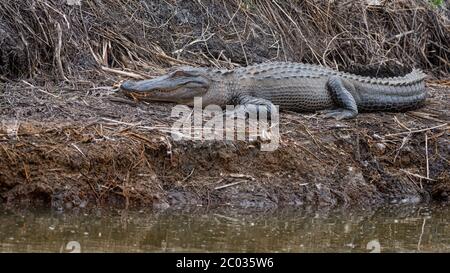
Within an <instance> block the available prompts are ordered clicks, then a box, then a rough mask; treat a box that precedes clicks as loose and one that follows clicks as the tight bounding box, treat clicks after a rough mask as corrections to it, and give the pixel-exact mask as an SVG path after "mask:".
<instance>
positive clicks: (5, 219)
mask: <svg viewBox="0 0 450 273" xmlns="http://www.w3.org/2000/svg"><path fill="white" fill-rule="evenodd" d="M0 251H1V252H184V251H186V252H187V251H188V252H204V251H211V252H371V251H375V252H377V251H381V252H450V207H420V206H418V207H415V206H406V207H399V206H395V207H392V206H391V207H385V208H381V209H377V210H374V211H358V212H355V211H353V212H352V211H351V210H350V209H345V210H344V209H341V210H333V211H327V212H324V211H322V212H314V211H308V210H293V209H285V210H275V211H270V212H255V211H248V210H232V209H214V210H209V211H207V210H205V209H196V210H166V211H163V212H159V213H155V212H148V211H141V212H139V211H127V212H126V211H115V212H104V211H102V212H100V211H97V212H94V213H92V212H91V213H89V214H86V213H82V212H78V213H77V212H71V213H58V212H55V211H20V212H17V211H5V210H0Z"/></svg>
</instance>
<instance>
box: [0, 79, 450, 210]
mask: <svg viewBox="0 0 450 273" xmlns="http://www.w3.org/2000/svg"><path fill="white" fill-rule="evenodd" d="M427 88H428V90H429V92H430V98H429V99H428V102H427V105H426V107H425V108H422V109H418V110H416V111H412V112H408V113H373V114H361V115H360V116H359V117H358V118H357V119H355V120H351V121H339V122H338V121H334V120H325V119H323V118H321V117H320V116H317V115H313V114H309V115H302V114H296V113H282V114H281V117H280V133H281V143H280V147H279V148H278V149H277V150H275V151H273V152H262V151H260V150H259V146H260V143H258V142H253V143H250V142H245V141H231V142H226V141H186V140H185V141H174V140H173V139H172V137H171V134H170V133H169V132H168V131H167V129H168V128H170V127H171V126H172V123H173V121H174V119H172V118H170V113H171V109H172V105H169V104H148V103H141V102H140V103H135V102H133V101H129V100H127V99H125V98H124V97H122V96H121V95H120V94H117V93H116V92H115V91H114V90H113V89H112V88H110V87H102V86H94V87H93V86H89V85H86V83H83V82H79V83H73V84H72V85H71V86H62V87H61V86H58V87H57V86H50V85H47V86H45V87H44V86H43V87H32V86H30V85H28V84H25V83H23V84H19V85H18V84H17V83H15V84H11V83H9V84H7V83H5V84H2V85H1V89H2V92H1V100H2V107H1V112H0V115H1V116H2V123H1V128H0V170H1V172H0V200H1V202H2V203H3V204H6V205H8V206H14V205H21V206H24V205H27V204H28V205H36V204H43V205H45V206H52V207H54V208H64V209H70V208H73V207H102V206H117V207H131V206H145V207H149V206H150V207H151V206H153V207H157V208H165V207H169V206H172V207H175V206H180V205H187V204H190V205H203V206H216V205H230V206H239V207H258V208H267V207H276V206H284V205H292V206H335V205H356V206H371V205H378V204H382V203H385V202H419V201H431V200H448V195H449V194H450V173H449V172H450V171H449V170H450V166H449V165H450V164H449V156H448V155H449V154H450V143H449V138H448V133H449V125H448V124H449V112H448V111H449V107H448V106H449V99H450V97H449V91H450V90H449V88H448V86H447V87H446V86H445V85H437V84H436V83H429V84H428V87H427ZM81 90H82V91H81ZM427 128H430V129H427ZM409 131H411V133H409ZM426 146H427V147H428V150H427V151H426V149H425V147H426ZM427 162H428V171H427ZM427 176H428V178H427Z"/></svg>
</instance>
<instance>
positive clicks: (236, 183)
mask: <svg viewBox="0 0 450 273" xmlns="http://www.w3.org/2000/svg"><path fill="white" fill-rule="evenodd" d="M245 181H247V180H241V181H237V182H233V183H230V184H226V185H223V186H218V187H215V188H214V190H220V189H224V188H228V187H232V186H235V185H238V184H241V183H243V182H245Z"/></svg>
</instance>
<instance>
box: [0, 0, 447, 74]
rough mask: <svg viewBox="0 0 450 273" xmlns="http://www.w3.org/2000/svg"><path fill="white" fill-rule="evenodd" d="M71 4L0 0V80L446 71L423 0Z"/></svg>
mask: <svg viewBox="0 0 450 273" xmlns="http://www.w3.org/2000/svg"><path fill="white" fill-rule="evenodd" d="M81 2H82V5H81V6H77V5H72V6H71V5H68V4H66V1H55V0H4V1H1V3H0V33H1V35H0V47H1V48H2V51H1V52H0V74H3V75H5V76H2V78H0V81H6V78H20V77H34V78H41V77H43V76H45V78H46V79H48V78H50V79H55V80H64V79H69V80H70V79H74V78H77V79H79V78H80V77H81V78H85V77H89V78H92V76H93V75H99V74H103V73H104V72H102V70H101V69H100V68H101V67H107V68H114V69H118V70H120V71H125V72H127V71H128V72H130V71H131V72H133V73H134V74H137V75H139V74H140V75H144V76H147V75H152V74H158V73H160V72H161V69H162V68H167V67H170V66H173V65H186V64H192V65H207V66H220V67H234V66H239V65H246V64H249V63H255V62H262V61H266V60H275V59H276V60H292V61H302V62H308V63H316V64H324V65H328V66H331V67H337V68H339V69H347V70H354V69H359V68H360V65H372V66H381V65H386V64H389V65H393V64H395V65H396V66H397V67H398V66H404V67H407V68H410V67H420V68H423V69H424V70H426V71H429V72H431V73H432V74H434V75H435V76H447V74H448V72H449V71H450V65H449V64H450V63H449V59H450V58H449V53H450V51H449V50H450V49H449V41H450V28H449V21H448V19H447V18H446V16H448V10H445V9H444V8H442V9H441V10H438V9H436V8H435V7H433V6H432V5H431V4H429V3H428V1H423V0H422V1H421V0H414V1H413V0H404V1H381V2H387V3H385V4H383V5H381V6H371V5H368V4H366V1H306V0H305V1H296V2H295V4H291V2H290V1H262V0H240V1H237V0H233V1H180V0H165V1H163V0H161V1H125V0H96V1H93V0H83V1H81ZM445 12H447V15H446V14H445ZM92 71H95V72H97V73H92ZM108 73H109V72H108ZM38 75H39V76H41V77H35V76H38ZM114 76H116V75H115V74H114Z"/></svg>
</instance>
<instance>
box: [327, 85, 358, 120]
mask: <svg viewBox="0 0 450 273" xmlns="http://www.w3.org/2000/svg"><path fill="white" fill-rule="evenodd" d="M347 85H348V87H350V88H352V86H350V83H348V84H347ZM327 86H328V90H329V91H330V92H331V95H332V97H333V100H334V101H335V103H336V104H337V105H338V108H337V109H332V110H326V111H322V113H324V117H325V118H330V117H333V118H335V119H337V120H341V119H350V118H354V117H356V116H357V115H358V106H357V105H356V101H355V98H354V97H353V95H352V94H351V93H350V91H349V90H348V88H347V87H346V86H345V85H344V82H343V81H342V79H341V78H340V77H338V76H332V77H330V78H329V79H328V82H327Z"/></svg>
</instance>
